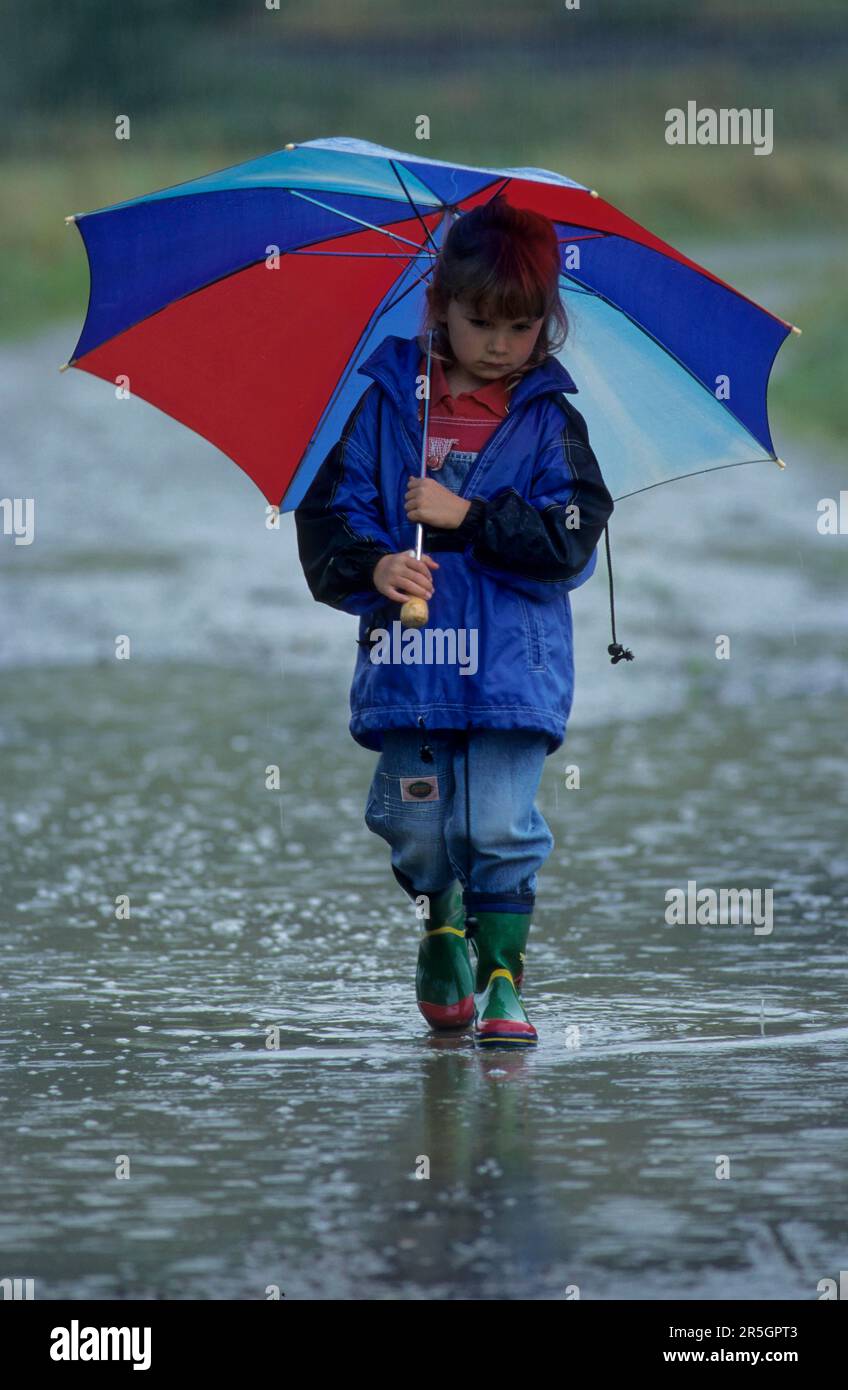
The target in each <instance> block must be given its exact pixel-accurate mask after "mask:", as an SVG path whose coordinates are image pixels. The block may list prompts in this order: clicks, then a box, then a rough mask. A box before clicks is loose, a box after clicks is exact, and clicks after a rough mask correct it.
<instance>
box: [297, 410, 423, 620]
mask: <svg viewBox="0 0 848 1390" xmlns="http://www.w3.org/2000/svg"><path fill="white" fill-rule="evenodd" d="M375 390H376V385H375V387H369V388H368V390H366V391H365V392H364V394H363V395H362V397H361V398H360V399H359V401H358V402H357V403H356V405H355V406H354V408H353V410H352V411H351V414H350V416H349V417H348V420H347V422H346V424H345V427H344V430H343V431H342V435H341V438H340V439H339V440H338V442H337V443H336V444H334V445H333V447H332V449H331V450H330V451H329V453H328V454H327V457H326V458H325V459H324V462H323V463H322V465H321V467H320V468H319V470H318V472H317V473H316V475H315V477H314V478H313V480H312V483H311V484H310V486H309V489H308V491H307V493H306V495H305V496H304V498H303V500H302V502H301V504H300V506H299V507H297V508H296V509H295V513H294V521H295V529H296V531H297V549H298V556H299V558H300V563H301V566H302V568H303V572H304V575H305V576H306V582H307V584H308V585H309V591H310V593H311V594H312V597H313V598H314V599H316V600H317V601H318V602H319V603H326V604H328V605H329V607H331V608H338V609H340V610H341V611H342V612H344V613H355V614H362V613H366V612H368V611H369V609H371V608H374V607H375V606H376V605H377V604H378V603H384V602H385V597H384V595H383V594H381V593H380V592H379V590H377V589H375V588H374V585H373V574H374V566H375V565H376V564H377V561H378V560H379V559H380V557H381V556H382V555H391V554H392V553H394V551H395V550H396V549H397V547H396V546H395V545H394V544H393V542H392V539H391V536H389V534H388V532H387V529H386V524H385V519H384V516H383V509H382V505H381V502H380V495H379V480H378V476H377V464H376V458H377V442H376V439H375V437H374V409H375V408H376V400H375V398H374V394H373V393H374V391H375Z"/></svg>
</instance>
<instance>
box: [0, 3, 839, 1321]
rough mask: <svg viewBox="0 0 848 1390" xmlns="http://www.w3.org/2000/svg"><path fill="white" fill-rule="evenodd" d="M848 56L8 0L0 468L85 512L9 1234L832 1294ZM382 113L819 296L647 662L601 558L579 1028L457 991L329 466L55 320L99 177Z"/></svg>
mask: <svg viewBox="0 0 848 1390" xmlns="http://www.w3.org/2000/svg"><path fill="white" fill-rule="evenodd" d="M847 57H848V25H846V6H845V3H844V0H806V2H805V3H804V4H803V5H799V4H797V3H791V4H790V3H784V0H699V3H681V0H626V2H625V0H597V2H596V3H595V2H594V0H584V3H583V5H582V6H581V7H580V8H579V9H571V8H568V7H566V5H565V4H563V3H555V0H550V3H541V2H540V0H529V3H522V4H516V3H514V0H509V3H506V0H486V3H480V0H466V3H463V4H462V5H457V4H455V3H446V0H429V2H428V3H426V4H423V5H417V6H414V5H409V4H399V3H389V0H370V3H361V2H360V3H357V2H356V0H313V3H311V4H309V5H303V4H297V5H296V4H293V3H286V2H285V0H282V3H280V5H279V7H278V8H269V7H267V6H266V5H264V4H262V3H259V0H256V2H255V3H245V2H244V0H202V3H201V0H137V2H136V3H126V4H122V5H115V4H114V3H111V2H110V0H71V3H67V4H63V5H61V6H53V7H51V8H50V12H49V14H45V13H42V12H41V11H38V12H36V11H34V10H33V8H32V6H31V5H27V4H25V3H23V0H7V3H6V4H5V5H4V6H3V7H2V10H0V67H2V81H1V82H0V164H1V165H2V170H1V172H2V183H3V190H4V198H3V200H2V205H0V307H2V314H0V324H2V341H0V365H1V366H2V370H0V397H1V398H2V404H3V422H4V423H3V433H2V437H0V498H2V497H34V498H35V502H36V531H35V540H34V543H33V544H32V545H29V546H23V545H21V546H19V545H15V544H14V542H13V539H12V538H11V536H10V535H8V534H0V590H2V594H3V600H4V622H3V624H2V625H0V768H2V771H1V772H0V817H2V820H1V821H0V832H2V833H0V883H1V884H2V891H1V892H0V943H1V947H0V948H1V949H2V968H0V1008H1V1009H2V1012H0V1032H2V1041H3V1047H2V1051H0V1094H2V1096H3V1101H2V1105H3V1127H2V1134H0V1143H1V1144H2V1168H3V1173H4V1201H3V1203H2V1208H0V1277H6V1276H9V1277H11V1276H17V1277H35V1279H36V1297H38V1298H60V1297H61V1298H76V1299H85V1298H89V1297H93V1296H101V1297H107V1298H116V1297H117V1298H120V1297H126V1298H149V1297H155V1296H161V1297H167V1298H182V1297H192V1298H208V1297H213V1298H223V1299H227V1298H263V1297H265V1293H264V1290H265V1288H266V1286H267V1285H268V1284H270V1283H276V1284H277V1285H279V1287H280V1288H281V1289H282V1290H283V1291H284V1292H285V1293H286V1296H287V1297H317V1298H325V1297H331V1296H336V1297H346V1298H347V1297H358V1298H363V1297H364V1298H396V1297H401V1298H411V1299H419V1298H442V1297H444V1298H456V1297H468V1298H480V1297H482V1298H512V1297H515V1296H516V1295H517V1293H520V1296H522V1297H531V1298H563V1297H565V1289H566V1287H568V1286H573V1285H575V1284H576V1285H578V1286H579V1287H580V1289H581V1296H582V1297H584V1298H594V1299H599V1298H600V1299H604V1298H607V1299H608V1298H627V1299H637V1298H638V1299H658V1298H684V1299H693V1300H697V1299H711V1298H733V1299H760V1298H762V1299H770V1298H794V1299H815V1298H816V1297H817V1296H818V1295H817V1291H816V1290H817V1281H818V1280H820V1279H822V1278H825V1277H838V1270H839V1269H840V1268H844V1267H845V1260H846V1241H847V1240H848V1234H847V1233H846V1222H845V1216H844V1213H845V1201H844V1194H845V1188H844V1153H845V1141H846V1138H848V1130H846V1123H845V1114H846V1110H845V1080H844V1078H845V1046H846V1042H848V1028H846V1025H845V985H846V975H847V974H848V967H846V957H845V929H846V920H845V901H846V891H845V888H846V881H848V855H846V848H845V811H846V801H848V781H846V777H845V759H844V730H845V725H846V714H848V710H846V685H847V684H848V682H846V670H848V666H846V656H848V612H846V605H845V602H844V594H845V545H846V540H845V536H844V535H833V536H826V535H822V534H820V533H819V532H818V530H817V526H816V522H817V518H818V512H817V505H818V502H819V500H820V499H821V498H823V497H833V498H835V497H838V495H839V491H840V489H841V488H844V487H845V486H846V484H845V466H844V435H845V427H846V414H848V405H847V404H846V393H845V389H844V381H845V366H846V363H845V334H844V330H843V324H844V321H845V311H846V296H848V288H846V287H847V286H848V277H846V274H845V220H846V205H848V151H846V146H845V138H844V132H845V129H846V115H848V63H846V58H847ZM690 100H694V101H696V102H697V103H698V105H699V106H709V107H712V108H720V107H729V108H737V109H738V108H769V109H771V110H773V113H774V118H773V119H774V148H773V152H772V153H771V154H769V155H768V156H767V157H764V156H756V155H755V154H754V152H753V149H752V148H751V147H750V146H748V147H745V146H740V147H737V148H734V147H728V146H717V147H710V146H681V147H674V146H669V145H668V144H667V143H666V141H665V138H664V137H665V112H666V111H667V110H668V109H669V108H671V107H683V108H684V109H685V108H686V104H687V102H688V101H690ZM421 114H426V115H427V116H429V118H430V123H431V139H430V141H429V142H419V141H417V140H416V139H415V122H416V119H417V118H418V116H419V115H421ZM121 115H126V116H129V117H130V119H131V129H132V138H131V139H130V140H128V141H127V140H116V138H115V121H116V118H117V117H118V116H121ZM333 135H346V136H355V137H359V138H362V139H367V140H371V141H375V142H377V143H379V144H382V145H386V146H389V147H394V148H397V149H401V150H408V151H410V152H412V151H414V152H415V154H416V155H418V156H420V155H421V154H422V153H423V154H426V155H427V156H429V157H432V158H437V159H442V160H447V161H451V160H455V161H457V162H462V163H470V164H484V165H496V166H509V165H520V166H527V165H536V166H540V167H543V168H550V169H554V170H557V171H558V172H560V173H563V174H567V175H569V176H571V177H573V178H575V179H577V180H579V181H581V182H583V183H586V184H588V185H589V186H590V187H592V188H595V189H597V190H598V191H599V192H600V193H601V195H602V196H603V197H604V198H605V199H606V200H608V201H609V202H610V203H612V204H614V205H615V206H616V207H618V208H620V209H622V210H623V211H624V212H626V213H627V214H629V215H630V216H632V217H634V218H635V219H636V220H637V221H639V222H641V223H643V224H644V225H645V226H647V227H648V228H649V229H650V230H651V231H652V232H654V233H655V234H657V235H658V236H660V237H662V238H663V239H665V240H667V241H670V242H671V243H672V244H673V245H674V246H676V247H677V248H678V249H680V250H681V251H682V252H684V253H685V254H686V255H688V256H691V257H692V258H693V259H694V260H695V261H696V262H698V263H700V264H702V265H704V266H706V267H707V268H708V269H710V270H712V271H714V272H715V273H716V274H718V275H719V276H721V277H722V278H724V279H726V280H728V281H729V282H730V283H731V284H732V285H734V286H735V287H736V288H737V289H738V290H739V291H740V292H742V293H744V294H746V295H748V296H750V297H751V298H753V299H755V300H756V301H757V302H758V303H760V304H762V305H763V306H764V307H766V308H768V309H769V310H771V311H772V312H774V313H776V314H778V315H780V316H781V317H783V318H785V319H788V320H789V321H791V322H792V323H794V324H798V325H800V326H801V327H802V329H803V335H802V336H801V337H797V336H795V335H792V336H791V337H790V338H789V339H787V341H786V343H785V344H784V346H783V347H782V349H781V352H780V353H779V356H778V360H777V363H776V365H775V369H774V371H773V374H772V381H771V387H770V397H769V406H770V418H771V423H772V429H773V435H774V439H775V445H776V449H777V452H778V454H779V455H780V456H781V457H782V458H783V459H785V460H786V462H787V468H786V470H785V472H781V471H780V470H779V469H777V468H776V467H774V466H773V465H772V464H770V463H769V464H762V465H758V466H757V467H746V468H733V469H726V470H723V471H722V472H721V473H718V472H714V473H712V474H706V475H703V476H699V477H694V478H689V479H685V480H682V481H681V482H678V483H675V484H672V485H670V486H665V487H662V488H656V489H652V490H650V491H649V492H646V493H644V494H641V495H639V496H636V497H633V498H629V499H626V500H625V501H623V502H622V503H621V504H620V505H619V506H618V507H617V508H616V513H615V518H614V521H613V524H612V527H611V530H612V534H613V536H614V557H615V566H616V569H615V575H616V613H617V618H618V635H619V638H620V640H622V641H623V642H624V643H625V644H626V645H628V646H631V647H632V649H633V650H634V651H635V654H636V660H635V661H634V662H633V663H622V664H621V665H620V666H617V667H614V668H613V667H611V665H610V663H609V659H608V656H607V654H606V644H607V642H608V641H609V614H608V608H607V584H606V574H605V562H604V558H603V556H601V558H600V560H599V565H598V572H597V576H596V579H595V581H594V583H590V584H587V585H586V586H585V587H584V588H583V589H581V590H580V591H579V593H577V594H576V595H575V596H574V616H575V645H576V662H577V678H576V697H575V704H574V709H573V711H572V717H571V722H570V724H569V729H568V735H567V739H566V743H565V745H564V747H563V748H562V749H561V750H559V751H558V753H557V754H556V755H555V756H553V757H551V758H549V759H548V763H547V766H546V769H545V774H544V778H543V782H542V786H541V788H540V793H539V805H540V808H541V809H542V811H543V813H544V815H545V817H546V819H547V820H548V822H549V824H550V826H551V829H552V830H553V832H554V835H555V839H556V849H555V851H554V853H553V854H552V855H551V858H550V860H549V861H548V863H547V864H546V865H545V867H544V870H543V872H542V874H541V875H540V886H539V896H538V903H537V914H536V917H535V919H534V927H533V932H532V934H531V944H530V954H529V956H528V967H527V986H526V999H527V1004H528V1010H529V1012H530V1016H531V1018H532V1019H533V1021H534V1023H535V1024H536V1026H537V1028H538V1029H539V1033H540V1038H541V1046H540V1048H539V1049H538V1052H537V1053H536V1054H535V1055H534V1056H533V1057H520V1058H519V1057H512V1056H510V1055H506V1056H505V1057H498V1056H496V1055H495V1054H489V1055H487V1056H485V1057H479V1056H477V1055H476V1054H475V1052H474V1049H473V1047H472V1045H471V1043H470V1039H469V1038H468V1037H467V1036H466V1037H464V1038H460V1039H458V1040H457V1039H450V1040H444V1039H435V1038H432V1037H430V1035H429V1034H428V1032H427V1029H426V1027H424V1025H423V1021H422V1019H421V1018H420V1016H419V1014H418V1011H417V1009H416V1007H415V999H414V991H413V976H414V965H415V953H416V949H417V928H416V924H415V923H414V921H413V920H412V918H411V916H410V909H409V905H408V904H407V902H406V900H405V899H404V898H403V896H402V895H401V894H400V890H399V889H398V888H397V885H396V884H395V882H394V879H393V878H392V876H391V874H390V871H389V865H388V848H387V846H386V845H385V844H384V843H383V842H382V841H379V840H377V839H376V838H375V837H374V836H373V835H371V834H370V833H369V831H368V830H367V828H366V827H365V825H364V821H363V812H364V806H365V797H366V792H367V788H368V784H369V782H370V779H371V775H372V772H373V766H374V755H372V754H369V753H367V752H366V751H365V750H363V749H361V748H359V747H358V746H357V745H356V744H354V742H353V741H352V740H351V738H350V736H349V734H348V732H347V720H348V716H349V710H348V705H347V697H348V688H349V682H350V676H351V673H352V669H353V661H354V652H355V647H354V641H355V637H356V624H355V621H354V620H353V619H351V618H348V617H346V616H345V615H343V614H340V613H336V612H333V611H331V610H329V609H327V608H324V607H322V606H321V605H316V604H315V603H313V601H312V599H311V597H310V595H309V593H308V590H307V588H306V584H305V580H304V579H303V575H302V573H301V571H300V568H299V565H298V561H297V554H296V549H295V537H294V527H293V524H292V518H291V516H290V515H288V516H284V517H283V518H282V524H281V527H280V529H279V530H278V531H273V530H270V531H269V530H266V529H265V527H264V524H263V523H264V502H263V499H262V498H261V496H260V494H259V493H258V491H257V490H256V489H255V488H254V486H253V485H252V484H251V483H250V482H249V481H248V479H247V478H246V477H245V476H244V475H243V474H242V473H240V471H239V470H238V469H237V468H235V467H234V465H233V464H232V463H231V462H230V461H229V460H228V459H226V458H224V457H223V455H221V454H220V453H218V452H217V451H216V450H215V449H213V448H212V447H211V446H210V445H209V444H208V443H206V442H205V441H204V440H202V439H200V438H199V437H198V436H195V435H193V434H191V433H190V432H189V431H188V430H186V429H185V428H183V427H182V426H179V425H177V424H176V423H175V422H173V421H171V420H169V419H168V418H167V417H166V416H164V415H163V414H161V413H159V412H158V411H156V410H155V409H153V408H152V407H151V406H149V405H148V404H146V403H145V402H144V401H142V400H131V401H128V402H127V401H124V402H116V400H115V397H114V392H113V391H111V390H110V389H109V387H108V386H107V385H106V384H105V383H104V382H102V381H100V380H98V379H96V378H93V377H91V376H89V375H88V374H86V373H85V372H82V371H70V372H66V373H63V374H61V375H60V374H59V372H58V370H57V369H58V368H59V366H60V365H61V364H62V363H64V362H66V361H67V359H68V357H69V356H70V354H71V352H72V350H73V347H74V345H75V343H76V341H77V338H78V335H79V331H80V328H81V325H82V323H83V320H84V317H85V306H86V302H87V293H88V273H87V267H86V258H85V252H84V248H83V244H82V241H81V238H80V236H79V234H78V232H77V231H76V230H75V228H74V227H73V226H72V225H70V226H66V225H65V223H64V220H63V219H64V218H65V216H67V215H68V214H70V213H81V212H88V211H92V210H94V209H96V208H99V207H103V206H107V205H110V204H113V203H116V202H119V201H121V200H122V199H126V198H131V197H135V196H138V195H140V194H142V193H145V192H149V191H152V190H154V189H160V188H164V187H167V186H169V185H171V184H174V183H177V182H181V181H183V180H187V179H191V178H194V177H198V176H200V175H202V174H204V173H206V172H208V171H210V170H214V169H218V168H221V167H224V166H227V165H230V164H234V163H238V162H240V161H242V160H246V159H249V158H252V157H254V156H257V155H261V154H265V153H268V152H270V151H272V150H276V149H279V148H281V147H282V146H283V145H285V144H286V143H288V142H290V141H299V140H307V139H314V138H318V137H326V136H333ZM578 384H579V383H578ZM578 405H579V398H578ZM846 525H848V521H846ZM719 633H725V634H729V635H730V636H731V639H732V644H733V646H732V650H733V659H732V660H731V661H729V662H718V661H716V658H715V638H716V634H719ZM118 634H127V635H128V636H130V638H131V640H132V659H131V660H130V661H116V660H115V638H116V635H118ZM269 764H271V765H273V764H276V765H278V766H279V767H280V769H281V773H282V787H281V790H280V791H277V792H273V791H269V790H268V789H267V787H266V781H265V769H266V767H267V766H268V765H269ZM573 764H577V765H578V766H579V767H580V769H581V774H582V776H581V790H580V791H575V790H570V789H568V785H567V783H566V779H565V775H564V774H565V772H566V769H567V768H568V767H569V766H570V765H573ZM690 879H695V880H696V881H698V883H699V886H700V885H701V884H704V885H711V886H715V887H718V886H719V885H735V886H750V887H762V888H769V887H770V888H772V889H773V891H774V916H775V922H774V930H773V932H772V933H771V934H769V935H760V936H755V935H754V934H753V932H752V929H751V928H750V926H749V927H747V928H746V927H743V926H736V927H732V926H725V927H715V928H710V927H702V928H677V929H670V928H669V927H668V926H666V925H665V923H664V907H665V900H664V893H665V891H666V890H667V889H668V888H669V887H675V886H685V884H686V882H687V881H688V880H690ZM123 894H126V895H128V896H129V899H130V903H131V914H130V916H129V917H128V918H117V917H116V911H115V904H116V900H117V899H118V897H119V896H120V895H123ZM269 1027H276V1028H279V1030H280V1045H279V1047H278V1048H276V1049H273V1050H272V1049H269V1048H268V1047H267V1045H266V1039H267V1032H266V1030H267V1029H268V1028H269ZM575 1027H576V1028H577V1030H578V1034H579V1040H580V1045H579V1046H575V1045H574V1033H573V1029H574V1028H575ZM118 1153H126V1154H129V1155H130V1156H131V1158H132V1165H133V1168H132V1180H131V1181H129V1182H119V1181H116V1179H115V1176H114V1165H115V1157H116V1155H117V1154H118ZM421 1154H426V1155H428V1156H429V1157H430V1159H431V1179H430V1181H428V1182H424V1181H419V1180H417V1179H416V1177H415V1168H416V1161H417V1157H418V1156H419V1155H421ZM719 1154H727V1155H730V1157H731V1167H732V1181H726V1182H717V1181H716V1177H715V1170H714V1164H715V1156H716V1155H719Z"/></svg>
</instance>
